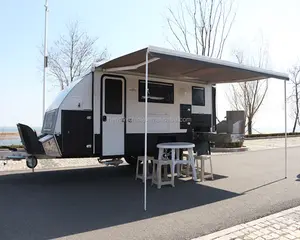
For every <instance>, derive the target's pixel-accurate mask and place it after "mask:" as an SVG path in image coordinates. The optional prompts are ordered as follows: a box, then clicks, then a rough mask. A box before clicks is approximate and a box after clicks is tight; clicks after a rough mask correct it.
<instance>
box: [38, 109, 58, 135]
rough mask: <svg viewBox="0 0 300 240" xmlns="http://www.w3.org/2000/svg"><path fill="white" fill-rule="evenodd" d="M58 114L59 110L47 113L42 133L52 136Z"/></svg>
mask: <svg viewBox="0 0 300 240" xmlns="http://www.w3.org/2000/svg"><path fill="white" fill-rule="evenodd" d="M57 112H58V111H57V109H55V110H51V111H48V112H46V113H45V117H44V123H43V127H42V133H49V134H51V133H53V132H54V129H55V123H56V117H57Z"/></svg>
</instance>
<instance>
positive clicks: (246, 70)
mask: <svg viewBox="0 0 300 240" xmlns="http://www.w3.org/2000/svg"><path fill="white" fill-rule="evenodd" d="M147 51H148V53H149V76H157V77H162V78H169V79H173V80H180V81H186V82H189V81H191V82H202V83H208V84H217V83H233V82H244V81H252V80H260V79H267V78H277V79H282V80H289V77H288V75H287V74H285V73H280V72H275V71H270V70H266V69H261V68H257V67H250V66H245V65H242V64H237V63H233V62H228V61H224V60H219V59H214V58H209V57H204V56H199V55H195V54H189V53H185V52H179V51H174V50H169V49H164V48H159V47H154V46H149V47H148V48H143V49H141V50H138V51H135V52H132V53H129V54H126V55H124V56H121V57H118V58H115V59H113V60H110V61H108V62H106V63H104V64H102V65H100V66H98V67H97V69H102V70H103V71H107V72H122V73H132V74H138V75H142V76H144V75H145V64H146V63H145V59H146V57H145V56H146V53H147Z"/></svg>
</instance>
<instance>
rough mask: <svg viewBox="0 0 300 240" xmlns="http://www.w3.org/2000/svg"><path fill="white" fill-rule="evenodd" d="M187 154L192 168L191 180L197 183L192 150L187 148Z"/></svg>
mask: <svg viewBox="0 0 300 240" xmlns="http://www.w3.org/2000/svg"><path fill="white" fill-rule="evenodd" d="M188 153H189V161H190V164H189V165H190V166H191V167H192V171H193V180H194V181H197V173H196V168H195V159H194V153H193V149H192V148H189V149H188Z"/></svg>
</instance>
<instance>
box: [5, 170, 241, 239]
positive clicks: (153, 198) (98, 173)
mask: <svg viewBox="0 0 300 240" xmlns="http://www.w3.org/2000/svg"><path fill="white" fill-rule="evenodd" d="M223 177H225V176H218V175H215V178H216V181H217V180H218V179H220V178H223ZM147 189H148V198H147V204H148V206H147V212H144V211H143V192H144V190H143V183H142V181H140V180H137V181H136V180H135V179H134V169H133V168H131V167H130V166H120V167H118V168H113V167H106V168H89V169H76V170H63V171H51V172H36V173H23V174H11V175H5V176H0V193H1V195H0V216H1V217H0V239H49V238H58V237H63V236H68V235H71V234H77V233H82V232H86V231H91V230H96V229H101V228H106V227H111V226H116V225H119V224H125V223H129V222H133V221H138V220H142V219H147V218H152V217H155V216H160V215H163V214H169V213H174V212H177V211H181V210H186V209H191V208H195V207H199V206H203V205H206V204H210V203H213V202H217V201H221V200H225V199H228V198H233V197H236V196H238V195H239V194H237V193H234V192H229V191H225V190H222V189H216V188H213V187H209V186H204V185H201V184H200V183H195V182H193V181H192V180H189V181H182V180H177V181H176V183H175V188H172V187H171V186H163V187H162V189H160V190H158V189H157V188H156V186H152V187H151V183H150V181H149V183H148V188H147Z"/></svg>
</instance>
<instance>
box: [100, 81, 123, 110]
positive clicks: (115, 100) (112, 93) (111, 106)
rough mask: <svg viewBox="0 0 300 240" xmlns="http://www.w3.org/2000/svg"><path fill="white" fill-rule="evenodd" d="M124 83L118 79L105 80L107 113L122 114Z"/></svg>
mask: <svg viewBox="0 0 300 240" xmlns="http://www.w3.org/2000/svg"><path fill="white" fill-rule="evenodd" d="M122 87H123V82H122V81H121V80H117V79H105V93H104V96H105V100H104V102H105V113H106V114H122V111H123V109H122V106H123V104H122V102H123V90H122Z"/></svg>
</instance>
